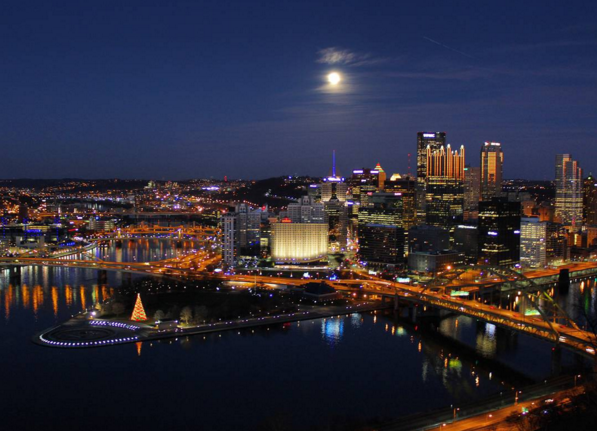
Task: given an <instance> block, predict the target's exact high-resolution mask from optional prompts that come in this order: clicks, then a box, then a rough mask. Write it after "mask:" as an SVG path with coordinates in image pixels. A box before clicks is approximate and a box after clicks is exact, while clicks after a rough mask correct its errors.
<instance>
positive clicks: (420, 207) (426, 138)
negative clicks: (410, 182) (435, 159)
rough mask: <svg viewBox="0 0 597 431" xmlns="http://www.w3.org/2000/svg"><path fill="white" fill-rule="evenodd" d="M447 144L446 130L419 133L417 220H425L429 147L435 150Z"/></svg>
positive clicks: (421, 221)
mask: <svg viewBox="0 0 597 431" xmlns="http://www.w3.org/2000/svg"><path fill="white" fill-rule="evenodd" d="M445 146H446V133H445V132H419V133H417V188H416V205H417V220H418V222H419V223H424V222H425V202H426V200H425V186H426V179H427V149H429V150H431V151H432V152H433V151H436V150H439V149H440V148H443V147H445Z"/></svg>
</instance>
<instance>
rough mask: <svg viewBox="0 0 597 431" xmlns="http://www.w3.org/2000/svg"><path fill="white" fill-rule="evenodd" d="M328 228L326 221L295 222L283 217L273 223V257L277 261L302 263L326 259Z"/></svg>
mask: <svg viewBox="0 0 597 431" xmlns="http://www.w3.org/2000/svg"><path fill="white" fill-rule="evenodd" d="M327 252H328V228H327V224H325V223H293V222H292V221H291V220H289V219H282V221H280V222H278V223H273V224H272V259H273V260H274V262H276V263H288V264H302V263H310V262H316V261H320V260H322V259H325V258H326V256H327Z"/></svg>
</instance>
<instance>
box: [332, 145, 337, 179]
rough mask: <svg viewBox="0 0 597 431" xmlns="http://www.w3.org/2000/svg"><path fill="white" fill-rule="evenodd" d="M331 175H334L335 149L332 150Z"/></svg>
mask: <svg viewBox="0 0 597 431" xmlns="http://www.w3.org/2000/svg"><path fill="white" fill-rule="evenodd" d="M332 177H334V178H335V177H336V150H332Z"/></svg>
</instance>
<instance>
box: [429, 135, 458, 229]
mask: <svg viewBox="0 0 597 431" xmlns="http://www.w3.org/2000/svg"><path fill="white" fill-rule="evenodd" d="M426 165H427V174H426V178H425V183H426V184H425V198H426V202H425V221H426V223H427V224H428V225H431V226H438V227H442V228H446V229H448V230H449V231H450V232H453V230H454V226H456V225H457V224H460V223H462V216H463V205H464V146H461V147H460V152H458V151H452V149H451V148H450V145H449V144H448V145H447V146H446V147H440V148H439V149H437V150H433V151H432V150H431V148H430V147H427V163H426Z"/></svg>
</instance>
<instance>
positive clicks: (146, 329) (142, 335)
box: [32, 301, 389, 349]
mask: <svg viewBox="0 0 597 431" xmlns="http://www.w3.org/2000/svg"><path fill="white" fill-rule="evenodd" d="M388 307H389V306H388V304H383V303H381V302H372V301H367V302H358V303H352V304H348V305H339V306H334V305H329V306H312V307H303V309H302V310H298V311H295V312H292V313H286V314H276V315H271V316H261V317H253V318H247V319H237V320H227V321H223V322H217V323H207V324H201V325H196V326H192V327H188V326H187V327H184V326H176V327H173V328H168V329H156V328H155V327H154V326H150V325H148V324H146V323H143V322H134V321H129V320H120V319H113V320H104V319H94V318H90V319H89V318H87V315H81V316H78V317H75V318H73V319H70V320H68V321H67V322H65V323H63V324H62V325H59V326H55V327H53V328H50V329H47V330H45V331H43V332H41V333H39V334H37V335H35V336H34V337H33V339H32V341H33V342H34V343H36V344H38V345H41V346H45V347H58V348H69V349H73V348H74V349H84V348H93V347H105V346H114V345H120V344H129V343H138V342H144V341H153V340H161V339H167V338H177V337H180V336H190V335H201V334H208V333H213V332H220V331H230V330H239V329H247V328H253V327H258V326H266V325H274V324H284V323H290V322H298V321H302V320H312V319H321V318H327V317H333V316H341V315H346V314H352V313H364V312H369V311H376V310H383V309H386V308H388ZM90 317H91V316H90Z"/></svg>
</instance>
